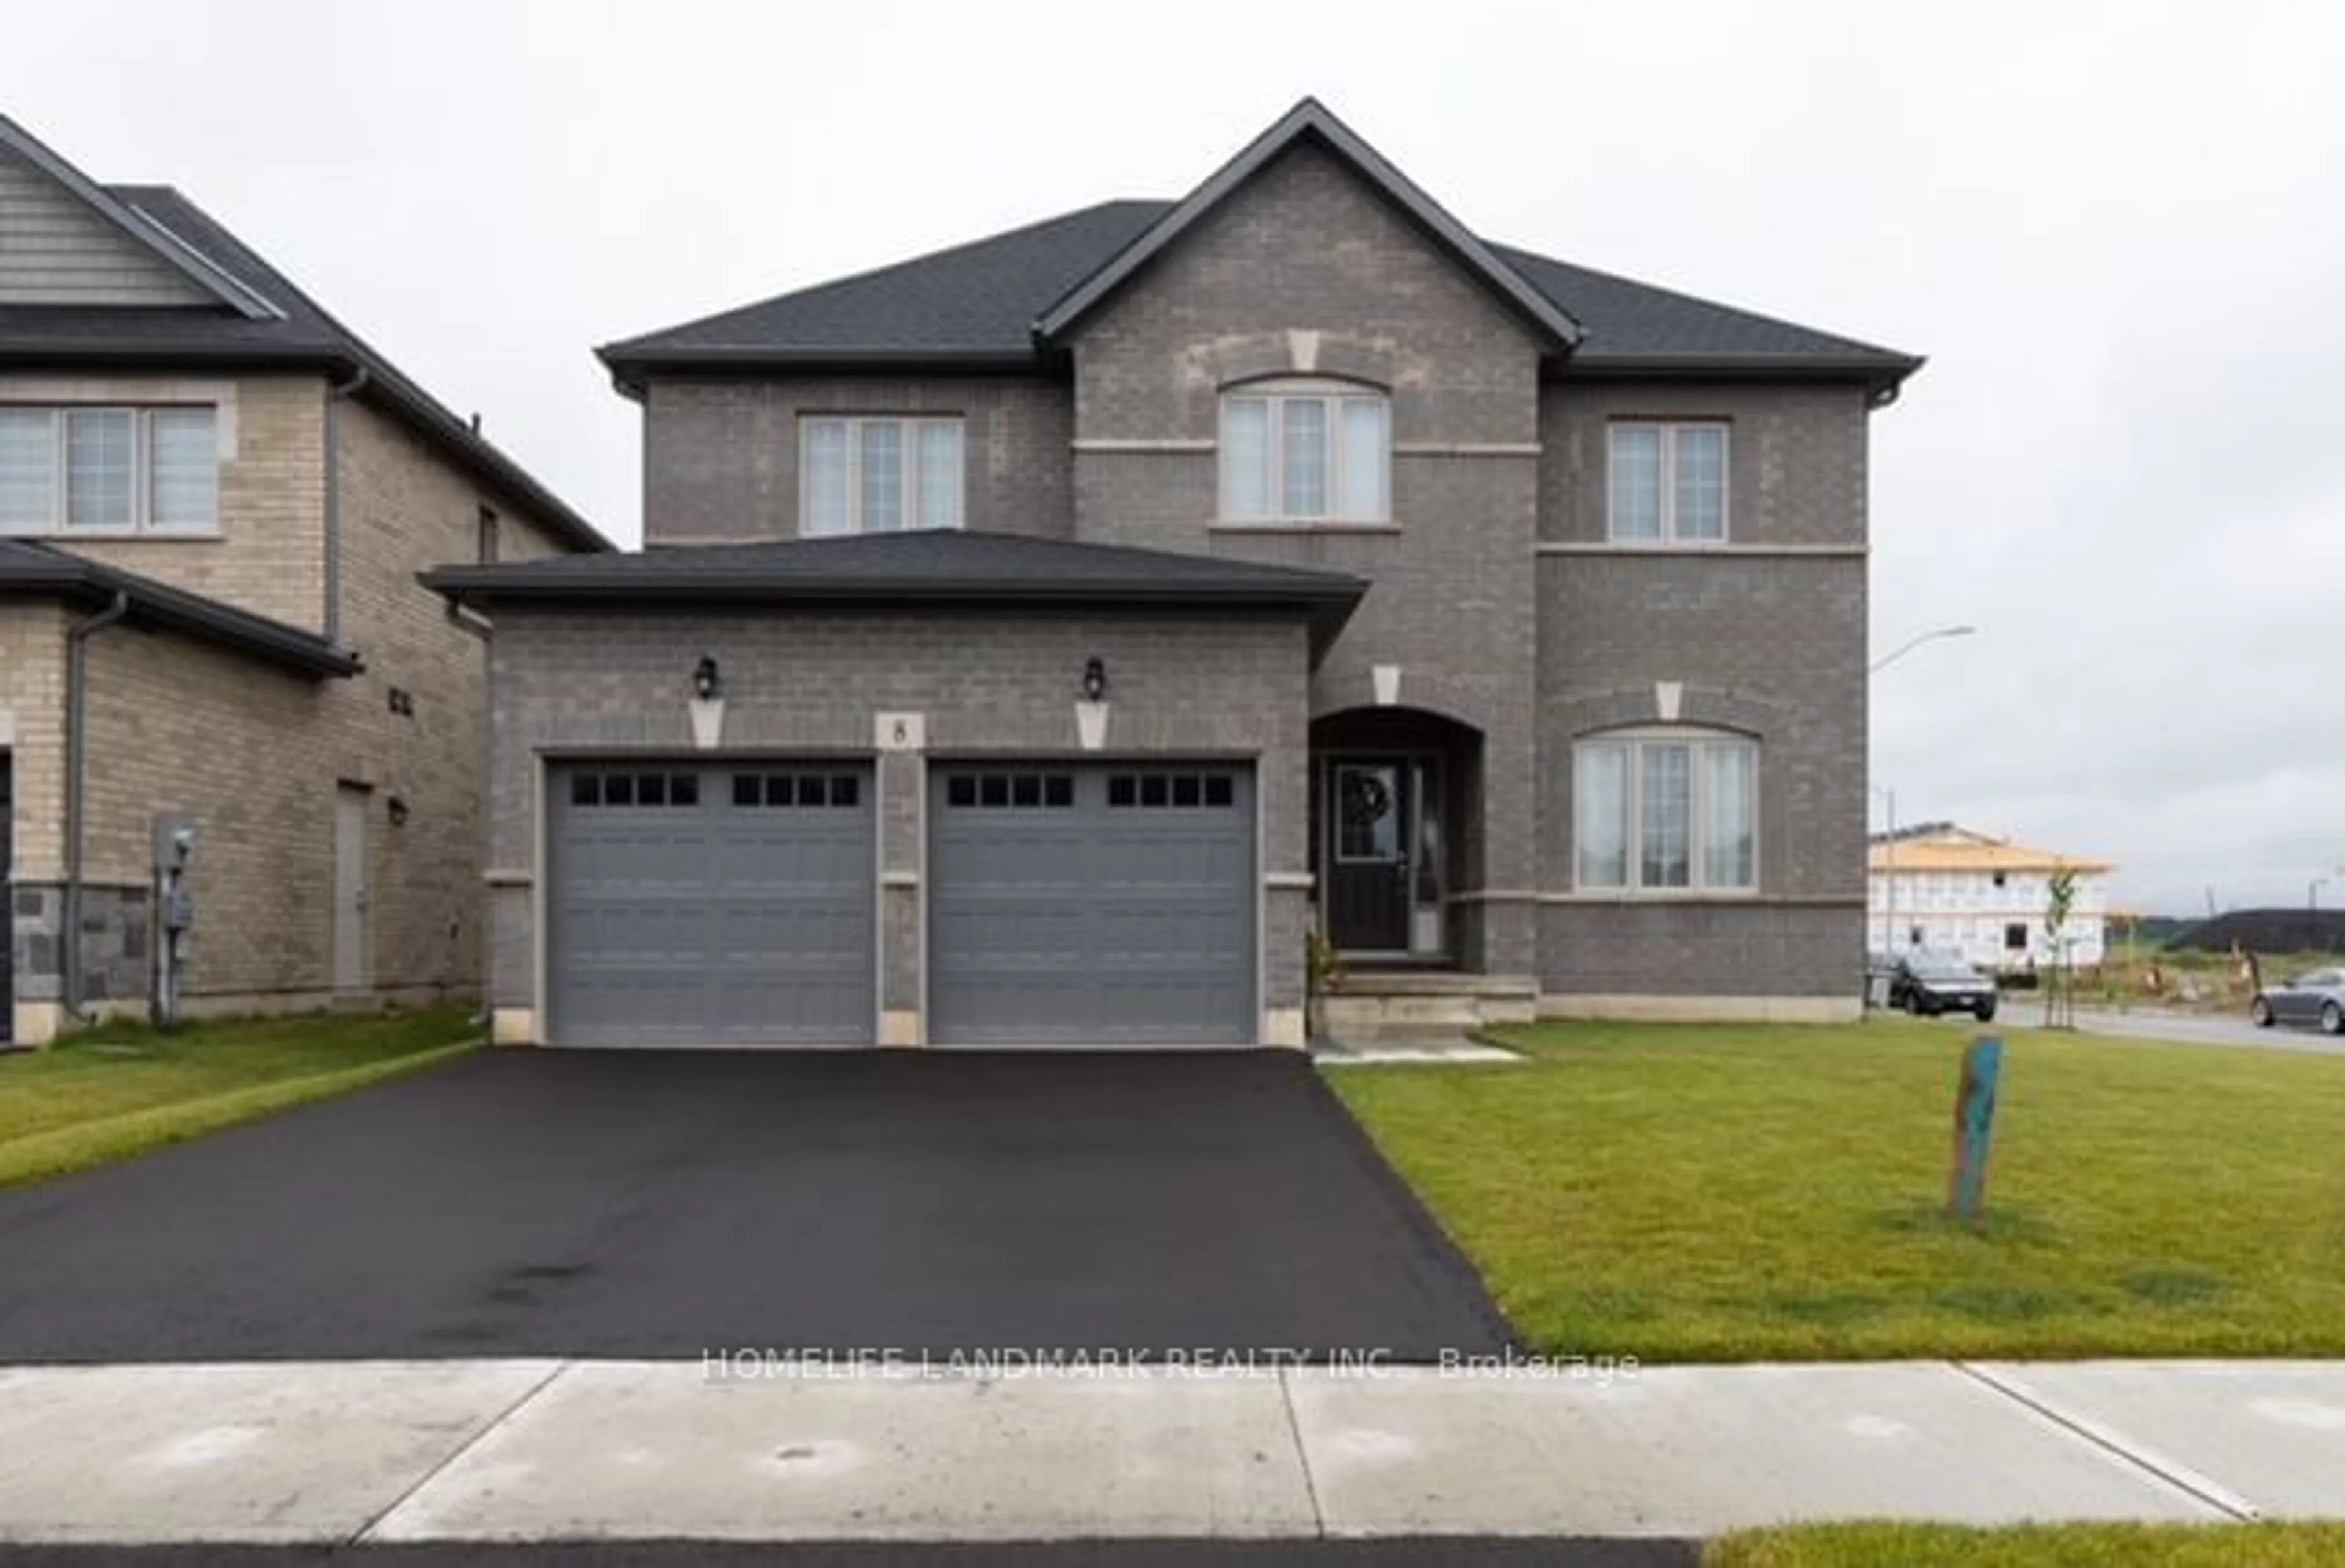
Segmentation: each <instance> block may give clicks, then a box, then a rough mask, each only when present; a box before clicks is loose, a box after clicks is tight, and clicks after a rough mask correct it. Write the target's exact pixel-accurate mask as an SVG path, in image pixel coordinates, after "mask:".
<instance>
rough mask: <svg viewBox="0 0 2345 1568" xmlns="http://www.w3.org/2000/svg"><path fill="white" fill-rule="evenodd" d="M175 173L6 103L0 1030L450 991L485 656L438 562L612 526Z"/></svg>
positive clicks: (455, 979) (476, 812)
mask: <svg viewBox="0 0 2345 1568" xmlns="http://www.w3.org/2000/svg"><path fill="white" fill-rule="evenodd" d="M609 548H610V546H609V544H608V543H607V542H606V541H604V540H603V539H602V537H601V536H600V535H598V534H597V533H596V532H595V531H594V530H593V529H592V528H591V527H589V526H588V525H587V524H586V522H585V521H584V520H583V519H581V518H580V517H579V516H577V514H575V513H574V512H573V511H570V510H569V509H568V508H567V507H565V506H564V505H563V503H562V502H561V501H559V500H557V499H556V498H555V497H553V495H551V494H549V493H548V492H547V491H545V490H544V488H543V487H542V486H541V485H539V484H538V483H537V482H536V481H533V480H532V479H531V478H530V476H529V475H528V474H526V473H525V472H523V470H521V469H520V468H519V467H518V466H516V465H515V464H514V463H513V462H512V461H511V460H508V459H507V458H505V457H503V455H502V454H500V453H499V452H498V451H497V450H496V449H495V448H494V447H492V445H490V444H489V443H488V442H487V441H486V440H482V437H481V436H480V434H479V433H478V431H477V430H474V429H473V428H472V427H471V426H470V425H468V424H467V423H466V422H464V421H463V420H459V419H458V418H456V416H454V415H453V414H452V413H450V412H449V411H448V410H446V409H444V408H442V406H441V405H440V404H438V403H436V402H434V401H433V400H431V398H430V397H429V396H428V395H427V394H425V393H424V392H423V391H422V390H421V389H420V388H418V387H417V386H416V385H414V384H413V383H412V382H411V381H410V380H408V379H406V378H405V377H404V376H402V375H401V373H400V372H399V371H398V370H397V369H394V368H393V367H392V366H391V364H390V363H388V362H387V361H386V360H384V359H382V358H381V356H380V355H378V354H377V353H375V352H374V351H373V350H372V349H370V348H368V347H367V346H366V345H365V344H364V343H362V342H360V340H359V339H357V338H355V337H354V336H352V335H351V334H350V332H349V331H348V330H347V329H345V328H343V327H342V326H341V325H340V323H339V322H337V321H336V320H335V319H333V318H332V317H331V316H330V315H328V314H327V313H326V312H325V311H324V310H323V309H320V307H319V306H318V305H317V304H316V303H315V302H314V301H312V300H311V299H310V298H308V297H307V296H306V295H304V294H303V293H302V292H301V291H300V290H299V289H298V288H295V287H294V286H293V285H292V284H291V283H290V282H289V281H288V280H287V279H286V278H284V277H282V276H281V275H280V274H279V273H278V272H277V271H275V270H274V269H273V268H270V267H269V265H268V264H267V263H266V262H264V261H262V260H261V259H260V258H259V257H257V256H255V255H254V254H253V253H252V252H251V251H250V250H249V249H248V248H246V247H245V246H243V245H242V244H241V243H239V241H238V240H237V239H236V238H235V237H234V236H233V235H231V234H229V233H228V231H227V230H225V229H224V228H220V227H219V226H218V224H217V223H216V222H214V221H213V220H212V218H211V217H209V216H208V215H207V214H205V213H204V212H203V211H201V210H200V209H198V207H196V206H195V205H194V204H193V203H191V202H189V201H188V199H187V198H186V197H182V196H180V195H179V194H178V192H177V191H174V190H171V189H168V188H166V187H143V186H142V187H123V186H101V185H98V184H96V182H94V181H92V180H90V179H89V178H88V177H86V176H85V175H83V174H82V173H81V172H80V171H78V170H76V168H74V167H72V166H71V165H70V164H68V163H66V161H65V160H64V159H63V158H61V157H58V156H57V155H56V153H55V152H53V151H51V150H50V149H49V148H47V147H44V146H43V145H42V144H41V143H40V142H38V141H37V140H36V139H35V138H34V137H32V136H31V135H29V134H28V133H27V132H25V130H24V129H23V128H22V127H20V126H16V125H15V124H14V123H12V122H10V121H8V120H6V119H5V118H0V879H5V881H6V882H7V883H8V885H9V898H8V909H9V913H10V924H11V941H10V943H9V944H8V947H7V952H6V959H7V962H6V964H5V967H0V1024H5V1025H6V1026H7V1027H9V1028H10V1032H11V1034H12V1036H13V1037H14V1038H15V1040H16V1041H17V1042H19V1043H25V1042H39V1041H43V1040H46V1039H48V1038H49V1037H52V1036H53V1035H55V1034H56V1032H57V1031H58V1030H59V1029H60V1028H62V1027H69V1025H70V1024H71V1022H72V1021H73V1020H74V1019H75V1018H76V1017H86V1016H89V1015H92V1014H95V1013H98V1012H108V1011H119V1010H123V1009H125V1008H131V1009H136V1008H139V1007H144V1006H145V1005H146V1004H147V999H148V997H149V996H150V993H151V990H152V987H153V986H154V984H155V980H156V952H157V932H156V929H155V927H156V905H155V897H156V892H157V876H156V865H155V861H156V855H155V848H154V829H155V824H156V823H157V819H158V818H170V819H188V820H192V822H193V824H195V829H196V847H195V849H194V852H193V856H192V859H191V861H190V863H189V866H188V875H187V889H188V892H189V893H190V894H191V895H193V897H194V899H195V901H196V922H195V925H194V926H193V927H192V928H191V929H190V931H189V932H188V935H187V936H186V937H185V938H184V940H183V943H182V950H183V952H184V955H185V957H186V960H187V962H186V965H185V967H184V971H183V975H182V991H181V994H182V996H183V999H184V1002H185V1005H186V1007H187V1008H188V1010H189V1011H191V1012H200V1011H224V1010H243V1009H276V1008H284V1007H303V1006H315V1005H322V1004H324V1003H326V1002H329V1001H344V1002H368V1001H384V1000H425V999H431V998H435V997H442V996H463V995H470V994H473V993H474V992H476V991H477V988H478V985H479V977H480V972H481V965H482V953H483V948H484V942H483V937H482V932H481V931H480V929H479V923H478V920H477V917H476V911H477V909H478V899H477V896H476V894H475V892H474V890H475V889H476V887H477V885H478V877H479V872H480V865H481V843H482V818H481V811H480V802H481V798H482V758H481V737H482V729H483V725H484V723H485V713H484V702H483V687H484V679H485V671H484V663H485V660H484V655H483V653H482V645H481V642H480V636H479V629H478V628H477V627H476V626H470V625H467V624H464V623H462V622H461V621H460V620H459V619H458V618H457V617H454V616H452V615H451V614H450V613H449V612H448V607H447V606H446V605H445V604H444V603H443V602H442V601H441V600H439V599H438V598H436V597H435V596H433V595H432V594H431V593H429V592H425V591H423V590H422V589H421V588H420V587H418V586H417V584H416V583H415V581H414V577H415V573H416V572H418V571H420V570H421V569H422V568H424V567H426V566H428V565H431V564H433V563H435V562H442V561H449V560H452V559H459V558H476V557H477V556H479V555H481V554H482V553H489V552H492V553H493V554H494V555H495V557H496V558H498V559H506V560H527V559H532V558H535V557H540V556H546V555H554V554H561V553H565V552H568V551H581V550H584V551H603V550H608V549H609Z"/></svg>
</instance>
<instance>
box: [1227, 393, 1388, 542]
mask: <svg viewBox="0 0 2345 1568" xmlns="http://www.w3.org/2000/svg"><path fill="white" fill-rule="evenodd" d="M1222 515H1223V517H1224V518H1226V519H1228V520H1230V521H1233V522H1383V521H1386V520H1387V519H1389V518H1390V517H1391V515H1392V416H1391V410H1390V408H1389V405H1388V404H1387V403H1386V400H1385V398H1384V396H1383V394H1381V393H1378V392H1372V391H1368V390H1366V389H1362V388H1359V387H1346V386H1335V385H1329V384H1321V385H1316V386H1314V385H1309V384H1304V383H1277V384H1273V385H1270V386H1265V387H1250V388H1248V389H1245V390H1244V391H1242V392H1232V393H1230V394H1229V395H1227V396H1226V397H1224V398H1223V400H1222Z"/></svg>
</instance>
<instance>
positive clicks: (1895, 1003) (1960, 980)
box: [1889, 953, 1995, 1024]
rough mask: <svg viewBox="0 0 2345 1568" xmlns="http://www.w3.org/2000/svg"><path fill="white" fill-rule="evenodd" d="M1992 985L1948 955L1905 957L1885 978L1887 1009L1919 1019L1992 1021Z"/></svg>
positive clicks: (1990, 981)
mask: <svg viewBox="0 0 2345 1568" xmlns="http://www.w3.org/2000/svg"><path fill="white" fill-rule="evenodd" d="M1889 1005H1890V1006H1891V1007H1903V1008H1904V1009H1905V1010H1906V1011H1907V1012H1909V1013H1913V1014H1914V1015H1916V1016H1918V1017H1932V1018H1934V1017H1937V1016H1938V1015H1939V1014H1940V1013H1968V1014H1970V1015H1971V1016H1972V1017H1975V1018H1976V1019H1978V1021H1979V1022H1980V1023H1982V1024H1984V1023H1985V1022H1986V1021H1987V1020H1988V1019H1989V1018H1992V1017H1995V982H1994V981H1992V980H1990V979H1988V978H1987V977H1986V976H1985V975H1982V974H1980V973H1979V972H1978V971H1977V970H1976V969H1974V968H1973V967H1971V966H1969V965H1968V964H1966V963H1964V962H1963V960H1961V959H1960V958H1957V957H1955V956H1953V955H1952V954H1948V953H1907V954H1904V955H1903V956H1900V957H1899V958H1898V960H1897V968H1896V970H1895V972H1894V973H1893V974H1892V975H1891V976H1890V978H1889Z"/></svg>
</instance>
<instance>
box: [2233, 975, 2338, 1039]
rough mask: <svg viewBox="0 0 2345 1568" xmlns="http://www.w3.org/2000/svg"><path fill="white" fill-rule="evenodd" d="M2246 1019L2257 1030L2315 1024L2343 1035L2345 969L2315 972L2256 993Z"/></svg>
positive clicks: (2330, 1032) (2267, 987)
mask: <svg viewBox="0 0 2345 1568" xmlns="http://www.w3.org/2000/svg"><path fill="white" fill-rule="evenodd" d="M2248 1017H2250V1018H2253V1019H2254V1020H2255V1023H2256V1027H2258V1028H2259V1029H2269V1028H2270V1027H2272V1026H2273V1025H2274V1024H2318V1025H2320V1027H2321V1028H2322V1029H2323V1030H2324V1031H2325V1032H2327V1033H2329V1034H2332V1035H2345V969H2315V970H2313V971H2312V972H2311V973H2309V974H2306V975H2299V976H2296V978H2294V979H2292V980H2288V981H2285V982H2283V983H2281V984H2280V985H2277V986H2265V987H2264V988H2263V989H2262V990H2260V991H2259V992H2257V993H2256V999H2255V1001H2254V1002H2253V1003H2252V1004H2250V1005H2249V1007H2248Z"/></svg>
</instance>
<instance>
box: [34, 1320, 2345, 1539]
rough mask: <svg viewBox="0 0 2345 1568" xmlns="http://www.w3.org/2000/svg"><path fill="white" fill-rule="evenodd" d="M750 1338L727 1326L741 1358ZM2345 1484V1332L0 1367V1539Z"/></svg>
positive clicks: (2043, 1507) (535, 1530)
mask: <svg viewBox="0 0 2345 1568" xmlns="http://www.w3.org/2000/svg"><path fill="white" fill-rule="evenodd" d="M738 1364H739V1363H736V1365H738ZM2263 1515H2271V1516H2315V1515H2345V1362H2220V1363H2218V1362H2185V1363H2174V1362H2167V1363H2157V1362H2102V1363H2080V1364H2040V1365H2007V1364H1985V1363H1981V1364H1958V1363H1946V1362H1902V1363H1885V1364H1873V1365H1850V1366H1840V1365H1824V1366H1756V1367H1724V1368H1665V1369H1654V1370H1645V1371H1629V1372H1625V1373H1617V1372H1616V1373H1614V1374H1613V1375H1611V1376H1610V1377H1609V1379H1605V1380H1599V1379H1598V1378H1596V1377H1593V1376H1589V1375H1586V1374H1584V1373H1583V1374H1582V1375H1578V1376H1574V1375H1559V1374H1556V1373H1553V1372H1550V1373H1548V1375H1539V1374H1538V1371H1527V1370H1518V1371H1514V1372H1511V1373H1492V1372H1487V1371H1485V1372H1477V1373H1468V1372H1464V1371H1456V1372H1448V1371H1443V1370H1441V1369H1435V1368H1409V1369H1399V1368H1367V1369H1361V1370H1357V1371H1344V1370H1338V1369H1316V1370H1306V1369H1299V1368H1293V1367H1288V1368H1282V1369H1275V1370H1267V1371H1265V1370H1253V1371H1215V1372H1213V1374H1212V1375H1205V1374H1203V1373H1201V1372H1198V1371H1182V1370H1177V1369H1167V1368H1163V1367H1161V1366H1160V1367H1157V1368H1154V1369H1152V1370H1149V1371H1142V1372H1133V1371H1128V1370H1118V1371H1115V1372H1113V1373H1112V1374H1110V1373H1101V1372H1094V1373H1090V1374H1083V1373H1074V1372H1067V1371H1060V1372H1055V1373H1051V1374H1048V1375H1044V1374H1041V1373H1034V1372H1027V1373H1023V1374H1020V1375H1012V1376H999V1377H991V1378H983V1377H976V1376H970V1375H966V1374H965V1373H942V1374H935V1373H931V1374H923V1373H922V1372H920V1371H914V1370H909V1369H902V1368H898V1369H896V1370H893V1371H851V1370H850V1369H848V1368H847V1367H845V1366H843V1365H841V1364H839V1363H836V1362H830V1363H824V1364H822V1365H820V1366H807V1367H801V1368H799V1369H797V1370H795V1371H788V1372H783V1371H778V1370H776V1369H773V1368H771V1367H770V1366H767V1365H766V1364H764V1363H757V1364H756V1370H754V1371H749V1372H748V1373H747V1374H746V1375H743V1374H742V1373H741V1372H739V1371H736V1372H733V1373H730V1374H726V1373H722V1372H713V1371H711V1369H709V1368H708V1367H706V1366H704V1365H702V1364H701V1363H698V1362H616V1361H477V1362H462V1361H437V1362H418V1361H410V1362H341V1363H308V1364H302V1363H288V1364H268V1365H204V1366H161V1367H79V1368H76V1367H37V1368H16V1369H8V1370H0V1539H6V1540H14V1541H46V1542H76V1541H80V1542H95V1541H106V1542H125V1543H127V1542H157V1541H215V1542H228V1541H241V1542H334V1541H353V1540H360V1541H381V1542H421V1541H467V1540H469V1541H523V1540H547V1539H604V1540H620V1539H645V1540H650V1539H662V1538H668V1539H702V1540H777V1541H780V1540H796V1541H815V1540H833V1541H858V1540H883V1541H884V1540H893V1541H913V1540H935V1541H941V1540H969V1541H989V1540H991V1541H1000V1540H1076V1539H1086V1538H1138V1537H1183V1538H1194V1537H1204V1538H1216V1537H1218V1538H1229V1537H1257V1538H1270V1539H1294V1538H1309V1537H1315V1536H1322V1535H1325V1536H1340V1537H1355V1536H1386V1535H1395V1536H1397V1535H1451V1534H1477V1535H1516V1534H1521V1535H1571V1536H1609V1537H1624V1536H1647V1537H1691V1536H1702V1535H1708V1534H1711V1533H1717V1532H1719V1531H1721V1530H1726V1529H1730V1528H1733V1527H1736V1526H1741V1525H1750V1524H1759V1523H1769V1522H1780V1521H1786V1520H1818V1519H1837V1518H1858V1517H1863V1518H1894V1519H1935V1520H1946V1521H1954V1522H1975V1523H1995V1522H2016V1521H2020V1520H2027V1519H2047V1520H2049V1519H2078V1520H2106V1519H2139V1520H2153V1521H2155V1520H2223V1519H2238V1518H2252V1517H2257V1516H2263Z"/></svg>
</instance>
